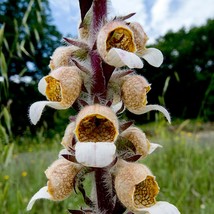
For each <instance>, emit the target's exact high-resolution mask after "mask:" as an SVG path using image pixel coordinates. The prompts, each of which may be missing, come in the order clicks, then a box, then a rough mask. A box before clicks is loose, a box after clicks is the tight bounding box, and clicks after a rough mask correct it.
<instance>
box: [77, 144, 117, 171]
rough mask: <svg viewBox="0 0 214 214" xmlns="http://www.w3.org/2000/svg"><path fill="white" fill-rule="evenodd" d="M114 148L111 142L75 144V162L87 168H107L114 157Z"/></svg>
mask: <svg viewBox="0 0 214 214" xmlns="http://www.w3.org/2000/svg"><path fill="white" fill-rule="evenodd" d="M115 151H116V146H115V144H114V143H113V142H96V143H94V142H77V144H76V145H75V156H76V160H77V161H78V162H79V163H81V164H83V165H85V166H89V167H105V166H108V165H109V164H110V163H111V162H112V161H113V160H114V157H115Z"/></svg>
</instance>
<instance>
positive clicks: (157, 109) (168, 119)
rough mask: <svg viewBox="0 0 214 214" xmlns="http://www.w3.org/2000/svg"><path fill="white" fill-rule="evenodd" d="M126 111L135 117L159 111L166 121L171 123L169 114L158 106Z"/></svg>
mask: <svg viewBox="0 0 214 214" xmlns="http://www.w3.org/2000/svg"><path fill="white" fill-rule="evenodd" d="M128 110H129V111H130V112H132V113H134V114H137V115H140V114H145V113H147V112H149V111H160V112H161V113H162V114H163V115H164V116H165V117H166V119H167V121H168V122H169V123H171V117H170V114H169V112H168V111H167V110H166V109H165V108H164V107H163V106H160V105H146V106H143V107H142V108H140V109H137V110H135V109H128Z"/></svg>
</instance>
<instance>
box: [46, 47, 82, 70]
mask: <svg viewBox="0 0 214 214" xmlns="http://www.w3.org/2000/svg"><path fill="white" fill-rule="evenodd" d="M78 49H79V48H78V47H76V46H73V45H69V46H61V47H58V48H57V49H56V50H55V51H54V52H53V55H52V56H51V60H50V64H49V67H50V69H51V70H55V69H57V68H59V67H62V66H74V65H75V64H74V63H73V62H72V60H71V58H72V56H73V54H74V52H75V51H76V50H78Z"/></svg>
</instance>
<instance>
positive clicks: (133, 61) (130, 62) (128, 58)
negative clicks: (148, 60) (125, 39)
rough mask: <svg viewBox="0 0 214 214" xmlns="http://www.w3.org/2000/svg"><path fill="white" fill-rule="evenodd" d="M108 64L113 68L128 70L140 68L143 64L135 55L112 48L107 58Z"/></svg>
mask: <svg viewBox="0 0 214 214" xmlns="http://www.w3.org/2000/svg"><path fill="white" fill-rule="evenodd" d="M106 61H107V63H108V64H110V65H113V66H115V67H117V68H118V67H122V66H125V65H126V66H128V67H129V68H142V67H143V62H142V60H141V59H140V57H138V56H137V55H136V54H134V53H132V52H128V51H125V50H122V49H119V48H112V49H111V50H110V51H109V52H108V54H107V56H106Z"/></svg>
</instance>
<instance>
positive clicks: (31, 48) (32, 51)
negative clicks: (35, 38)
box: [30, 42, 36, 55]
mask: <svg viewBox="0 0 214 214" xmlns="http://www.w3.org/2000/svg"><path fill="white" fill-rule="evenodd" d="M30 50H31V53H32V54H33V55H34V54H35V52H36V50H35V48H34V46H33V43H32V42H30Z"/></svg>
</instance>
